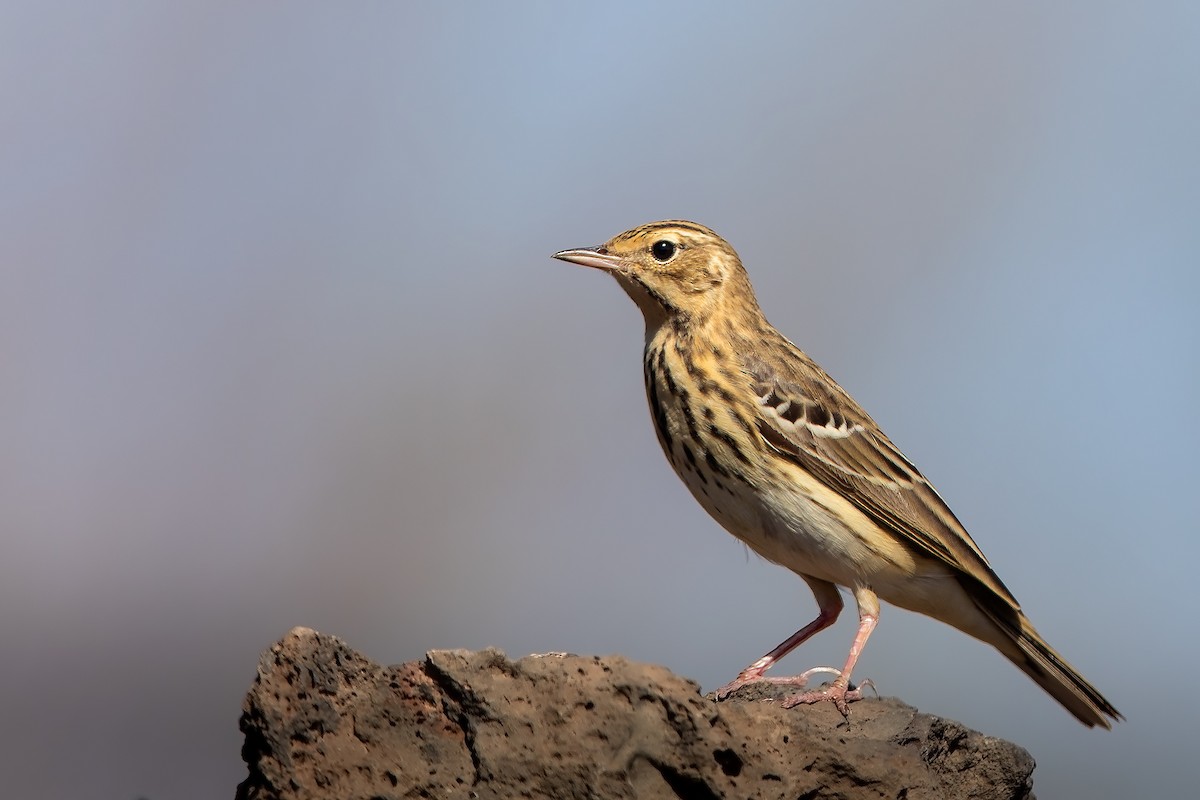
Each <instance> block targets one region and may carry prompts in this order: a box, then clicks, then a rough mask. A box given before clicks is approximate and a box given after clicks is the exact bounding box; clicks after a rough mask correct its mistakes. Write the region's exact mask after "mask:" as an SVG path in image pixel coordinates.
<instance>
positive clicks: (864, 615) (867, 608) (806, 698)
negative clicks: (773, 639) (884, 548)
mask: <svg viewBox="0 0 1200 800" xmlns="http://www.w3.org/2000/svg"><path fill="white" fill-rule="evenodd" d="M854 599H855V600H856V601H858V632H857V633H855V634H854V644H852V645H850V655H849V656H847V657H846V666H844V667H842V674H841V675H839V676H838V677H837V680H835V681H834V682H833V683H832V684H831V685H830V686H829V688H828V689H821V690H817V691H812V692H804V693H802V694H797V695H792V696H791V697H789V698H787V699H786V700H784V701H783V707H784V708H791V707H792V706H796V705H800V704H801V703H820V702H823V701H826V700H828V701H830V702H831V703H833V704H834V706H836V707H837V710H838V711H840V712H842V716H843V717H845V716H847V715H848V714H849V713H850V709H849V706H848V705H847V704H848V703H852V702H854V701H855V700H861V699H862V688H861V687H860V688H856V689H850V688H849V686H850V673H851V672H853V671H854V665H855V664H856V663H857V662H858V657H859V656H860V655H862V651H863V648H864V647H866V646H867V639H868V638H869V637H870V636H871V631H873V630H875V626H876V624H878V622H879V598H878V597H876V596H875V593H874V592H872V591H871V590H870V589H866V588H859V589H855V590H854Z"/></svg>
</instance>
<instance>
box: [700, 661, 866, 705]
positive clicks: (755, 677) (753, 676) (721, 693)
mask: <svg viewBox="0 0 1200 800" xmlns="http://www.w3.org/2000/svg"><path fill="white" fill-rule="evenodd" d="M763 672H764V670H760V669H755V668H753V667H749V668H747V669H744V670H742V672H741V674H739V675H738V676H737V677H736V678H734V679H733V680H731V681H730V682H729V683H727V684H725V685H724V686H722V687H721V688H720V689H717V691H716V692H715V694H716V696H717V699H718V700H724V699H725V698H726V697H729V695H731V694H733V693H734V692H736V691H737V690H738V689H740V688H742V687H743V686H749V685H750V684H752V683H769V684H772V685H773V686H792V687H795V688H797V689H803V688H804V687H805V686H807V685H808V679H809V678H810V677H812V676H813V675H816V674H818V673H828V674H830V675H837V676H838V677H841V674H842V673H841V670H837V669H834V668H833V667H813V668H812V669H810V670H806V671H804V672H802V673H800V674H799V675H789V676H787V677H775V676H768V675H763ZM799 696H800V695H793V697H799ZM788 699H789V700H790V699H791V698H788ZM855 699H857V698H855Z"/></svg>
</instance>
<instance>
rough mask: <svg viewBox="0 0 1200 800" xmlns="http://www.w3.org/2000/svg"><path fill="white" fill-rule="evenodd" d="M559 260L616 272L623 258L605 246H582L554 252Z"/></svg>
mask: <svg viewBox="0 0 1200 800" xmlns="http://www.w3.org/2000/svg"><path fill="white" fill-rule="evenodd" d="M554 257H555V258H557V259H558V260H559V261H570V262H571V263H572V264H580V265H582V266H585V267H595V268H596V269H602V270H604V271H605V272H616V271H618V270H619V269H620V268H621V259H620V258H618V257H617V256H614V255H613V254H612V253H609V252H606V251H605V249H604V248H603V247H580V248H577V249H575V250H562V251H560V252H557V253H555V254H554Z"/></svg>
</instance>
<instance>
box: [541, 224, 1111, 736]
mask: <svg viewBox="0 0 1200 800" xmlns="http://www.w3.org/2000/svg"><path fill="white" fill-rule="evenodd" d="M554 257H555V258H559V259H562V260H563V261H570V262H573V263H576V264H582V265H584V266H588V267H595V268H597V269H601V270H604V271H605V272H608V273H609V274H610V275H612V276H613V277H614V278H616V279H617V283H619V284H620V285H621V288H622V289H624V290H625V292H626V293H628V294H629V296H630V297H631V298H633V301H634V302H635V303H637V305H638V308H640V309H641V311H642V315H643V316H644V317H645V320H646V347H645V354H644V358H643V367H644V372H645V380H646V397H647V399H648V400H649V403H650V416H651V419H652V420H653V422H654V429H655V432H656V433H657V434H658V441H659V444H661V445H662V449H663V452H664V453H666V456H667V460H668V461H670V462H671V466H672V467H674V468H675V472H676V473H677V474H678V475H679V477H680V478H681V479H682V480H683V482H684V484H686V485H687V487H688V489H689V490H690V491H691V492H692V494H693V495H694V496H695V497H696V499H697V500H698V501H699V502H700V505H702V506H703V507H704V509H705V510H706V511H708V513H709V514H711V515H712V516H713V518H714V519H716V520H717V522H719V523H720V524H721V525H722V526H723V527H724V528H725V529H726V530H728V531H729V532H730V533H732V534H733V535H734V536H736V537H737V538H739V539H741V540H742V541H743V542H745V543H746V544H747V545H748V546H749V547H750V549H752V550H754V551H755V552H756V553H758V554H759V555H761V556H763V557H764V558H766V559H768V560H769V561H773V562H775V563H776V564H780V565H782V566H784V567H787V568H788V569H790V570H791V571H793V572H795V573H796V574H797V575H799V576H800V577H801V578H803V579H804V581H805V582H806V583H807V584H808V585H809V586H810V587H811V588H812V591H813V594H814V595H815V596H816V600H817V606H818V608H819V609H820V611H819V613H818V614H817V618H816V619H814V620H813V621H812V622H810V623H808V624H807V625H805V626H804V627H803V628H801V629H800V630H798V631H797V632H796V633H794V634H793V635H792V636H790V637H788V639H787V640H785V641H784V642H782V643H781V644H780V645H779V646H778V647H776V648H775V649H774V650H772V651H771V652H769V653H767V654H766V655H765V656H763V657H762V658H760V659H758V660H757V661H755V662H754V663H753V664H751V665H750V666H748V667H746V668H745V669H744V670H742V672H741V674H739V675H738V676H737V678H735V679H734V680H733V681H732V682H730V683H729V684H727V685H726V686H723V687H722V688H721V689H719V690H718V692H717V696H718V697H727V696H728V695H729V693H730V692H732V691H733V690H735V689H737V688H738V687H740V686H743V685H745V684H748V683H752V682H755V681H771V682H774V683H783V684H790V685H794V686H796V687H798V689H803V688H804V686H805V683H806V682H807V680H808V673H806V674H805V675H800V676H796V677H794V678H768V677H766V676H765V675H764V673H766V671H767V670H768V669H770V668H771V665H773V664H774V663H775V662H776V661H778V660H779V659H781V658H783V657H784V656H785V655H787V653H789V652H791V651H792V650H793V649H794V648H795V647H796V646H797V645H799V644H800V643H801V642H803V641H805V640H806V639H808V638H809V637H810V636H812V635H813V634H815V633H816V632H817V631H820V630H822V629H824V628H827V627H829V626H830V625H832V624H833V622H834V620H836V619H837V617H838V614H840V613H841V610H842V598H841V595H840V593H839V590H838V587H839V586H844V587H846V588H847V589H848V590H849V591H850V592H851V594H853V595H854V600H855V602H856V603H857V604H858V631H857V633H856V635H855V637H854V643H853V644H852V645H851V647H850V654H849V656H848V657H847V658H846V663H845V666H843V667H842V669H841V671H840V674H838V676H837V678H836V680H834V681H833V683H832V684H831V685H830V686H829V687H828V688H826V689H824V690H816V691H801V692H800V693H799V694H795V695H793V696H791V697H789V698H787V699H786V700H785V701H784V705H785V706H793V705H797V704H799V703H815V702H818V701H831V702H833V703H834V704H835V705H836V706H837V708H838V710H839V711H841V712H842V714H846V713H848V708H847V705H846V704H847V703H848V702H851V701H853V700H857V699H859V698H860V697H861V690H860V689H856V688H854V687H853V686H852V685H851V684H850V674H851V672H852V671H853V669H854V664H855V662H856V661H857V660H858V657H859V655H860V654H861V653H862V650H863V646H864V645H866V643H867V638H868V637H869V636H870V635H871V631H872V630H873V629H874V628H875V624H876V622H877V621H878V619H879V600H880V599H881V598H882V599H883V600H886V601H888V602H889V603H893V604H895V605H897V606H900V607H901V608H907V609H909V610H911V611H916V612H919V613H921V614H925V615H926V616H930V617H933V618H934V619H939V620H941V621H942V622H945V623H946V624H948V625H952V626H954V627H955V628H957V629H958V630H960V631H962V632H964V633H966V634H969V635H971V636H974V637H975V638H976V639H979V640H980V641H983V642H986V643H988V644H990V645H992V646H993V647H995V648H996V649H997V650H999V651H1000V652H1001V653H1002V654H1003V655H1004V656H1005V657H1007V658H1008V659H1009V660H1010V661H1012V662H1013V663H1014V664H1016V665H1017V666H1018V667H1020V668H1021V669H1022V670H1023V671H1024V672H1025V673H1026V674H1027V675H1029V676H1030V677H1031V678H1033V680H1034V681H1036V682H1037V684H1038V685H1039V686H1041V687H1042V688H1043V689H1045V690H1046V691H1047V692H1049V693H1050V695H1051V696H1053V697H1054V699H1056V700H1057V701H1058V702H1059V703H1061V704H1062V705H1063V706H1064V707H1066V709H1067V710H1068V711H1070V712H1071V713H1072V714H1074V715H1075V716H1076V717H1077V718H1078V719H1079V721H1080V722H1082V723H1083V724H1084V725H1087V726H1089V727H1090V726H1093V725H1101V726H1103V727H1105V728H1110V727H1111V722H1110V719H1112V720H1119V719H1121V715H1120V714H1119V713H1118V712H1117V710H1116V709H1115V708H1114V707H1113V706H1112V704H1111V703H1109V702H1108V701H1107V700H1106V699H1104V697H1103V696H1102V695H1101V694H1100V692H1098V691H1097V690H1096V689H1095V687H1093V686H1092V685H1091V684H1090V683H1088V682H1087V681H1086V680H1084V678H1083V677H1082V676H1081V675H1080V674H1079V673H1077V672H1076V671H1075V670H1074V669H1073V668H1072V667H1071V665H1070V664H1068V663H1067V662H1066V661H1065V660H1064V659H1063V658H1062V656H1060V655H1059V654H1058V653H1056V652H1055V651H1054V650H1053V648H1051V647H1050V645H1048V644H1047V643H1046V642H1045V641H1044V640H1043V639H1042V637H1041V636H1039V635H1038V633H1037V631H1036V630H1035V629H1034V627H1033V625H1032V624H1030V622H1029V620H1028V619H1027V618H1026V617H1025V614H1024V613H1023V612H1022V611H1021V607H1020V606H1019V605H1018V604H1017V601H1016V599H1015V598H1014V597H1013V596H1012V593H1011V592H1009V590H1008V589H1007V587H1005V585H1004V584H1003V583H1002V582H1001V581H1000V578H998V577H997V576H996V573H995V572H993V571H992V568H991V567H990V566H989V565H988V562H987V559H986V558H984V555H983V553H982V552H981V551H980V549H979V547H978V546H977V545H976V544H975V542H974V541H973V540H972V539H971V537H970V535H969V534H968V533H967V531H966V529H964V528H963V526H962V525H961V524H960V523H959V521H958V520H957V519H956V518H955V516H954V514H953V513H951V511H950V508H949V507H948V506H947V505H946V503H945V502H944V501H943V500H942V498H941V497H940V496H939V495H938V493H937V492H936V491H935V490H934V488H933V486H931V485H930V484H929V482H928V481H927V480H926V479H925V477H924V476H923V475H921V473H920V472H919V471H918V470H917V468H916V467H915V466H913V464H912V462H910V461H909V460H908V459H907V458H905V457H904V455H903V454H902V453H901V452H900V450H899V449H897V448H896V446H895V445H894V444H892V442H891V440H890V439H888V437H887V436H885V435H884V433H883V431H881V430H880V429H879V426H878V425H876V424H875V422H874V421H873V420H872V419H871V418H870V417H869V416H868V415H867V413H866V412H865V411H863V410H862V408H860V407H859V405H858V403H856V402H855V401H854V399H853V398H851V397H850V395H849V394H847V393H846V391H845V390H844V389H842V387H841V386H839V385H838V384H837V383H836V382H835V381H834V380H833V379H832V378H830V377H829V376H828V375H827V374H825V371H824V370H822V369H821V368H820V367H819V366H817V365H816V363H815V362H814V361H813V360H812V359H811V358H809V357H808V356H807V355H805V354H804V352H802V351H801V350H800V349H799V348H798V347H796V346H795V345H794V344H792V343H791V342H790V341H788V340H787V339H786V338H784V337H783V335H782V334H780V333H779V332H778V331H777V330H775V328H773V327H772V326H771V324H770V323H769V322H767V320H766V317H764V316H763V313H762V310H761V309H760V308H759V307H758V301H757V300H756V299H755V297H754V290H753V289H752V288H751V286H750V280H749V278H748V277H747V275H746V271H745V269H744V268H743V267H742V263H741V261H740V259H739V258H738V256H737V253H735V252H734V251H733V248H731V247H730V246H729V244H728V243H726V242H725V240H723V239H722V238H721V237H719V236H717V234H715V233H714V232H713V231H711V230H709V229H708V228H706V227H704V226H703V225H697V224H696V223H694V222H684V221H681V220H669V221H666V222H653V223H650V224H649V225H643V226H641V227H639V228H634V229H633V230H630V231H626V232H625V233H622V234H620V235H618V236H616V237H614V238H612V239H610V240H609V241H608V242H607V243H605V244H604V245H601V246H600V247H591V248H581V249H577V250H563V251H562V252H560V253H556V254H555V256H554ZM809 672H810V673H812V672H814V670H810V671H809ZM833 672H838V671H837V670H833Z"/></svg>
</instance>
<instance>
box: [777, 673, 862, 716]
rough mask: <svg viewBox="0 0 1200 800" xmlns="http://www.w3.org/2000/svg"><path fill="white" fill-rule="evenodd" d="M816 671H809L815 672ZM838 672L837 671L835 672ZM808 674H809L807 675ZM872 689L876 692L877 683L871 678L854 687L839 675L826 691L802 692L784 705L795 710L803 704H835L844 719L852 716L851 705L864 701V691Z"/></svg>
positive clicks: (786, 700) (784, 702)
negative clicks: (795, 707)
mask: <svg viewBox="0 0 1200 800" xmlns="http://www.w3.org/2000/svg"><path fill="white" fill-rule="evenodd" d="M813 671H814V670H809V672H813ZM834 671H835V672H836V670H834ZM806 674H807V673H806ZM868 686H869V687H871V690H872V691H875V682H874V681H872V680H870V679H869V678H868V679H867V680H865V681H863V682H862V683H860V684H859V685H858V686H852V685H850V683H849V682H848V681H843V680H842V677H841V673H838V678H837V680H835V681H834V682H833V683H832V684H830V685H829V686H827V687H825V688H824V689H815V690H813V691H811V692H802V693H801V694H794V695H792V696H791V697H788V698H785V699H784V701H783V703H782V705H783V707H784V708H793V707H794V706H798V705H801V704H807V705H812V704H813V703H824V702H830V703H833V707H834V708H836V709H837V710H838V712H839V713H840V714H841V715H842V716H843V717H849V716H850V703H854V702H857V701H859V700H862V699H863V689H865V688H867V687H868ZM875 696H876V697H878V696H879V692H877V691H876V692H875Z"/></svg>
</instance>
